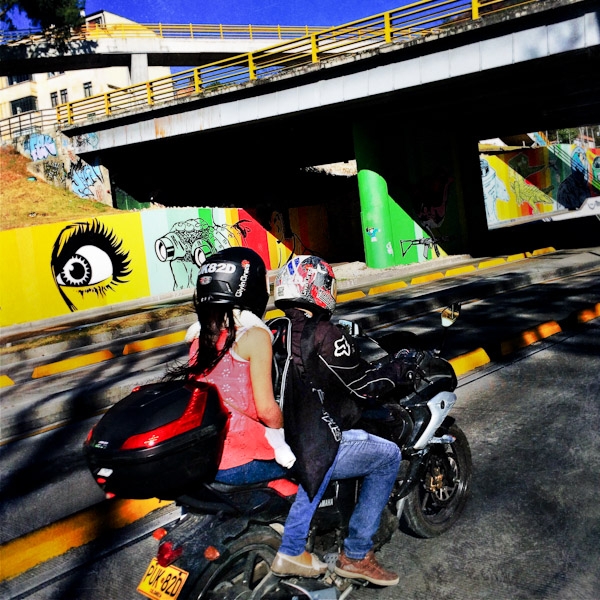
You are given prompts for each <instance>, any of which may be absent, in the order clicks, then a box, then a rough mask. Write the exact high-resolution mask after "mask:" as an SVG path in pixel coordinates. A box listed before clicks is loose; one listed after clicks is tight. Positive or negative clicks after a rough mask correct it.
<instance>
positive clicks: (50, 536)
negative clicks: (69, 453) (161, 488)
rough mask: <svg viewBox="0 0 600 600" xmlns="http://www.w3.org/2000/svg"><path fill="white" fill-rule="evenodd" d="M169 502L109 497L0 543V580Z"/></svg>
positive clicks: (84, 542) (13, 575)
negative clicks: (112, 498)
mask: <svg viewBox="0 0 600 600" xmlns="http://www.w3.org/2000/svg"><path fill="white" fill-rule="evenodd" d="M168 504H170V502H167V501H164V500H158V499H157V498H151V499H150V500H121V499H119V500H110V501H108V502H103V503H102V504H99V505H98V506H94V507H92V508H88V509H86V510H83V511H81V512H79V513H77V514H75V515H72V516H70V517H66V518H65V519H61V520H60V521H57V522H56V523H52V524H51V525H48V526H46V527H43V528H42V529H39V530H37V531H32V532H31V533H28V534H27V535H24V536H22V537H20V538H17V539H16V540H12V541H10V542H6V543H5V544H3V545H2V546H0V581H6V580H7V579H12V578H13V577H16V576H17V575H20V574H21V573H23V572H25V571H27V570H28V569H31V568H33V567H35V566H36V565H39V564H40V563H42V562H45V561H47V560H50V559H51V558H55V557H56V556H60V555H61V554H64V553H65V552H67V550H70V549H71V548H77V547H79V546H83V545H84V544H87V543H88V542H90V541H92V540H93V539H95V538H97V537H98V536H99V535H100V534H101V533H104V532H106V531H108V530H111V529H120V528H121V527H125V525H129V524H131V523H133V522H134V521H137V520H138V519H141V518H142V517H145V516H146V515H147V514H148V513H150V512H152V511H154V510H156V509H157V508H162V507H163V506H167V505H168Z"/></svg>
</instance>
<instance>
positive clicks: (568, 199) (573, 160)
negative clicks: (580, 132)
mask: <svg viewBox="0 0 600 600" xmlns="http://www.w3.org/2000/svg"><path fill="white" fill-rule="evenodd" d="M559 159H560V160H563V161H564V160H565V159H564V157H560V156H559ZM569 165H570V168H571V173H570V175H569V176H568V177H567V178H566V179H564V180H563V181H561V183H560V185H559V186H558V192H557V194H556V201H557V202H558V204H559V205H560V206H561V207H563V208H566V209H568V210H577V209H578V208H581V206H582V204H583V203H584V202H585V200H586V198H589V197H590V196H591V195H592V191H591V189H590V187H589V185H588V181H589V180H590V170H591V168H590V167H591V165H589V164H588V160H587V156H586V152H585V150H584V149H583V148H581V147H580V146H574V147H573V152H572V154H571V157H570V160H569ZM592 168H593V167H592Z"/></svg>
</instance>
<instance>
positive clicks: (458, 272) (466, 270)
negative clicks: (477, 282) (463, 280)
mask: <svg viewBox="0 0 600 600" xmlns="http://www.w3.org/2000/svg"><path fill="white" fill-rule="evenodd" d="M473 271H477V269H476V268H475V267H474V266H473V265H468V266H466V267H457V268H456V269H449V270H448V271H446V277H453V276H454V275H462V274H463V273H472V272H473Z"/></svg>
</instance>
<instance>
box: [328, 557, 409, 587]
mask: <svg viewBox="0 0 600 600" xmlns="http://www.w3.org/2000/svg"><path fill="white" fill-rule="evenodd" d="M335 572H336V573H337V574H338V575H340V576H341V577H346V578H348V579H366V580H367V581H370V582H371V583H374V584H375V585H396V584H397V583H398V582H399V581H400V578H399V577H398V575H396V573H392V572H391V571H386V570H385V569H384V568H383V567H382V566H381V565H380V564H379V563H378V562H377V559H376V558H375V553H374V552H373V550H370V551H369V552H368V553H367V555H366V556H365V557H364V558H348V557H347V556H346V555H345V554H344V553H343V552H342V553H341V554H340V556H339V557H338V559H337V562H336V563H335Z"/></svg>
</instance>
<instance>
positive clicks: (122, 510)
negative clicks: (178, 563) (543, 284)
mask: <svg viewBox="0 0 600 600" xmlns="http://www.w3.org/2000/svg"><path fill="white" fill-rule="evenodd" d="M596 318H600V302H599V303H596V304H595V305H592V306H590V307H587V308H584V309H581V310H578V311H575V312H573V313H571V314H570V315H568V316H567V317H566V318H565V319H562V320H561V321H560V322H556V321H548V322H547V323H542V324H540V325H538V326H537V327H535V328H533V329H528V330H526V331H523V332H522V333H521V334H520V335H518V336H514V337H512V338H510V339H509V340H506V341H504V342H500V344H499V346H500V354H501V355H502V356H503V357H505V358H506V357H507V356H509V355H510V354H514V353H515V352H518V351H519V350H521V349H523V348H525V347H527V346H530V345H532V344H534V343H536V342H538V341H540V340H542V339H546V338H549V337H551V336H553V335H555V334H557V333H560V332H562V331H565V330H569V329H571V328H573V327H574V326H578V325H583V324H585V323H588V322H590V321H591V320H593V319H596ZM490 362H491V359H490V356H489V354H488V352H487V351H486V350H484V349H483V348H477V349H476V350H473V351H471V352H467V353H465V354H462V355H461V356H457V357H455V358H453V359H451V360H450V363H451V364H452V365H453V367H454V369H455V370H456V373H457V375H458V376H460V375H464V374H466V373H469V372H470V371H474V370H475V369H477V368H480V367H482V366H485V365H486V364H489V363H490ZM169 504H171V502H169V501H160V500H158V499H156V498H153V499H150V500H121V499H112V500H107V501H105V502H103V503H100V504H99V505H96V506H93V507H91V508H88V509H85V510H83V511H81V512H79V513H76V514H75V515H72V516H69V517H65V518H64V519H61V520H60V521H57V522H56V523H52V524H50V525H47V526H46V527H44V528H42V529H39V530H37V531H33V532H31V533H29V534H26V535H24V536H22V537H19V538H16V539H14V540H11V541H9V542H6V543H5V544H3V545H2V546H0V582H3V581H7V580H9V579H13V578H15V577H18V576H19V575H22V574H23V573H25V572H26V571H27V570H29V569H32V568H33V567H35V566H37V565H39V564H41V563H43V562H46V561H48V560H51V559H52V558H55V557H57V556H60V555H62V554H64V553H65V552H67V551H68V550H70V549H72V548H76V547H79V546H82V545H84V544H87V543H89V542H90V541H92V540H93V539H95V537H96V536H97V535H99V532H102V531H104V530H112V529H118V528H121V527H124V526H125V525H128V524H130V523H133V522H134V521H136V520H138V519H141V518H143V517H145V516H147V515H149V514H150V513H152V512H154V511H156V510H158V509H160V508H163V507H165V506H167V505H169Z"/></svg>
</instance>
